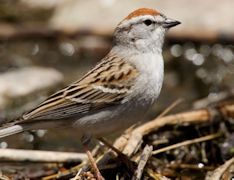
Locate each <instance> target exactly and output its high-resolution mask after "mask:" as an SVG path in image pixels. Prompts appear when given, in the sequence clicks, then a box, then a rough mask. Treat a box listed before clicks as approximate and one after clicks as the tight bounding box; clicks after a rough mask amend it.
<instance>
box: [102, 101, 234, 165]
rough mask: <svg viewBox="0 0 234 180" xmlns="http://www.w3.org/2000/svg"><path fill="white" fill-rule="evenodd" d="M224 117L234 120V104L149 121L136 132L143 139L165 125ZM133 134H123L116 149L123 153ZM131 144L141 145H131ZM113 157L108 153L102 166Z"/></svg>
mask: <svg viewBox="0 0 234 180" xmlns="http://www.w3.org/2000/svg"><path fill="white" fill-rule="evenodd" d="M219 112H220V113H221V114H220V115H221V116H223V117H232V118H234V104H231V105H224V106H222V107H221V108H219V110H217V109H206V108H205V109H200V110H194V111H190V112H182V113H178V114H174V115H169V116H165V117H161V118H156V119H154V120H152V121H149V122H147V123H145V124H143V125H141V126H140V127H137V128H136V129H135V130H134V131H135V132H138V135H139V136H140V137H142V136H143V135H146V134H148V133H150V132H152V131H157V130H158V129H159V128H161V127H164V126H165V125H176V124H177V125H183V124H199V123H207V122H211V121H212V120H213V118H214V116H215V114H219ZM130 136H131V134H130V133H127V134H123V135H122V136H120V137H119V138H118V139H117V140H116V141H115V143H114V145H113V146H114V147H116V148H117V149H119V150H120V151H122V150H123V149H124V147H125V146H126V144H127V143H131V142H129V141H130V140H129V138H130ZM140 137H139V138H137V140H138V141H139V140H140V141H141V138H140ZM131 144H136V145H137V144H139V143H138V142H136V143H131ZM134 149H135V146H132V147H131V148H130V150H131V151H127V152H126V151H125V152H124V153H127V154H131V152H134V151H133V150H134ZM111 157H113V153H107V154H106V155H104V156H103V158H102V159H101V160H100V161H101V162H100V163H99V164H100V165H102V164H105V162H106V161H108V160H109V159H111Z"/></svg>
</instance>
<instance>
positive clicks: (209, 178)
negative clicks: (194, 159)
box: [205, 157, 234, 180]
mask: <svg viewBox="0 0 234 180" xmlns="http://www.w3.org/2000/svg"><path fill="white" fill-rule="evenodd" d="M232 165H234V157H233V158H231V159H229V160H228V161H226V162H225V163H224V164H223V165H221V166H219V167H218V168H217V169H215V170H214V171H213V172H211V173H207V175H206V178H205V180H220V179H223V178H222V176H223V174H224V173H225V172H226V171H227V170H228V169H229V168H230V167H231V166H232Z"/></svg>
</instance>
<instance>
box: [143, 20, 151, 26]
mask: <svg viewBox="0 0 234 180" xmlns="http://www.w3.org/2000/svg"><path fill="white" fill-rule="evenodd" d="M152 23H153V22H152V21H151V20H149V19H147V20H145V21H144V24H145V25H146V26H150V25H151V24H152Z"/></svg>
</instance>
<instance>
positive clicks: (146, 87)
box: [0, 8, 180, 168]
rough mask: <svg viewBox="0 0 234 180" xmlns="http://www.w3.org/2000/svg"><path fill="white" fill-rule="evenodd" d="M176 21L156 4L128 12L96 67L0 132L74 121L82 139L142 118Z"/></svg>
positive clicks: (0, 134) (154, 95) (152, 99)
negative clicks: (168, 38)
mask: <svg viewBox="0 0 234 180" xmlns="http://www.w3.org/2000/svg"><path fill="white" fill-rule="evenodd" d="M178 24H180V22H179V21H177V20H174V19H171V18H168V17H166V16H165V15H164V14H162V13H161V12H159V11H157V10H155V9H151V8H139V9H137V10H135V11H133V12H131V13H130V14H129V15H128V16H127V17H125V18H124V19H123V20H122V21H120V23H119V24H118V25H117V27H116V28H115V30H114V33H113V43H112V48H111V50H110V51H109V53H108V54H107V55H106V56H105V57H104V58H103V59H101V60H100V62H99V63H97V65H96V66H95V67H94V68H92V69H91V70H90V71H88V72H87V73H86V74H85V75H84V76H83V77H81V78H80V79H79V80H77V81H75V82H73V83H71V84H70V85H68V86H67V87H65V88H63V89H62V90H60V91H58V92H56V93H55V94H53V95H51V96H49V97H48V98H47V99H46V100H45V101H43V102H42V103H41V104H39V105H38V106H37V107H36V108H34V109H32V110H31V111H29V112H27V113H25V114H23V115H22V117H20V118H19V119H18V120H16V121H13V122H9V123H7V124H5V125H2V127H1V129H0V138H2V137H6V136H10V135H13V134H17V133H20V132H23V131H28V130H37V129H50V128H59V127H62V128H64V127H67V128H69V127H74V128H76V129H77V130H76V132H77V133H78V134H79V135H80V137H82V138H81V139H83V142H85V141H86V140H87V139H90V137H103V136H106V135H108V134H111V133H113V132H115V131H119V130H122V129H125V128H127V127H129V126H131V125H132V124H134V123H137V122H138V121H142V120H143V119H144V115H145V114H146V112H147V111H148V110H149V109H150V108H151V107H152V105H153V104H154V103H155V102H156V100H157V98H158V96H159V94H160V91H161V88H162V84H163V77H164V60H163V56H162V49H163V43H164V37H165V34H166V32H167V30H168V29H170V28H172V27H174V26H176V25H178ZM84 144H85V143H84ZM90 158H92V157H90ZM91 161H92V159H91ZM91 163H92V162H91ZM94 166H95V165H94ZM94 168H95V167H94Z"/></svg>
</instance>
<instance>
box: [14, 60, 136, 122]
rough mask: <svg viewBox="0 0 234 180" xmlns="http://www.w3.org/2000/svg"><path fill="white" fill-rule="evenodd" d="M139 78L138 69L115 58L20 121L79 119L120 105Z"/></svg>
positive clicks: (52, 97)
mask: <svg viewBox="0 0 234 180" xmlns="http://www.w3.org/2000/svg"><path fill="white" fill-rule="evenodd" d="M107 62H108V63H107ZM97 67H98V68H97ZM137 76H138V71H137V70H136V68H135V67H134V66H133V65H131V64H129V63H127V62H125V61H124V60H123V59H120V58H117V57H116V56H111V57H110V58H105V60H103V61H102V62H101V63H99V64H98V65H97V66H96V67H95V68H94V69H93V70H92V71H90V72H88V73H87V74H86V75H85V76H83V78H81V79H80V80H79V81H76V82H75V83H73V84H71V85H70V86H68V87H66V88H65V89H63V90H61V91H58V92H57V93H55V94H54V95H52V96H50V97H49V98H48V99H47V100H46V101H44V102H43V103H41V104H40V105H39V106H38V107H37V108H35V109H34V110H32V111H31V112H29V113H27V114H25V115H24V116H23V119H24V120H22V121H20V122H22V123H23V122H24V123H26V122H31V120H43V119H45V120H50V119H51V120H54V119H65V118H72V117H74V116H76V117H77V118H79V116H83V115H84V114H85V113H88V112H92V111H93V110H95V111H96V110H100V109H103V108H106V107H109V106H113V105H118V104H120V103H121V102H122V100H123V99H124V98H125V97H126V95H127V94H128V93H130V92H131V87H132V85H133V82H134V80H135V78H136V77H137ZM20 122H19V123H20Z"/></svg>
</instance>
